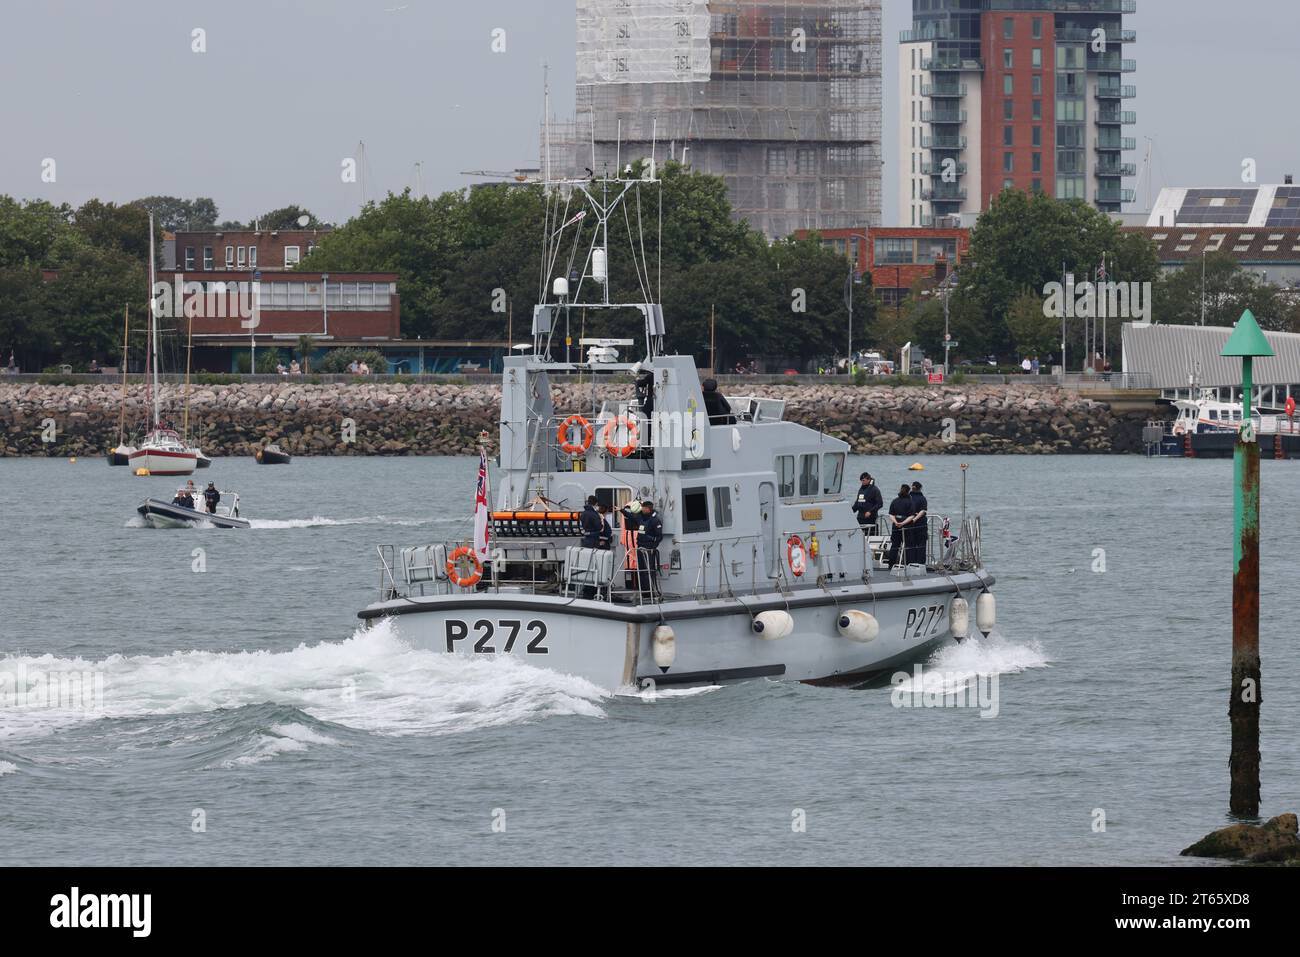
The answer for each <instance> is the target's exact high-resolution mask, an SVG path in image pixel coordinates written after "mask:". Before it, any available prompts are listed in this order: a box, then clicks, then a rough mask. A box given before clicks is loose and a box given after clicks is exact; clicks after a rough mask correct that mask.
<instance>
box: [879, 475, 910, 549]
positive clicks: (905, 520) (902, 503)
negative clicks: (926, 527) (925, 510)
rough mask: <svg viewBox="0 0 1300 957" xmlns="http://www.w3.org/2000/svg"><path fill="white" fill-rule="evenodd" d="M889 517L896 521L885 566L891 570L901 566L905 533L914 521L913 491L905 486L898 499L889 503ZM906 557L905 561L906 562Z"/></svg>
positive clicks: (899, 492) (890, 535)
mask: <svg viewBox="0 0 1300 957" xmlns="http://www.w3.org/2000/svg"><path fill="white" fill-rule="evenodd" d="M889 516H890V518H892V519H893V520H894V528H893V531H892V532H890V534H889V555H888V556H887V557H886V559H885V564H886V565H888V566H889V567H890V568H893V567H894V566H895V565H897V564H899V561H898V557H899V556H898V553H899V551H900V550H902V548H903V532H904V531H905V530H906V529H907V528H908V526H909V525H910V524H911V520H912V490H911V489H910V488H908V487H907V486H906V485H904V486H903V487H902V488H901V489H899V491H898V498H896V499H894V500H893V501H892V502H890V503H889ZM906 560H907V558H906V555H904V558H903V561H906Z"/></svg>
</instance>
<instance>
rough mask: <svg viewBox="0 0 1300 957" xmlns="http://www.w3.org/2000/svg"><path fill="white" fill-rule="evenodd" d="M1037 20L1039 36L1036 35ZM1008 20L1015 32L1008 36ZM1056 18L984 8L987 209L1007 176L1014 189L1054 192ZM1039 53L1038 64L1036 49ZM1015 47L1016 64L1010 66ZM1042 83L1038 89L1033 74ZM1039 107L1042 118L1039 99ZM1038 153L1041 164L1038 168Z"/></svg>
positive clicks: (982, 156)
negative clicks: (1036, 108) (1008, 136)
mask: <svg viewBox="0 0 1300 957" xmlns="http://www.w3.org/2000/svg"><path fill="white" fill-rule="evenodd" d="M1035 21H1037V23H1038V33H1039V36H1038V37H1035V36H1034V24H1035ZM1008 23H1009V24H1010V25H1011V32H1012V36H1011V38H1010V39H1008V38H1007V37H1006V32H1007V31H1006V28H1007V25H1008ZM1055 31H1056V20H1055V17H1054V16H1053V15H1052V14H1051V13H1046V12H1043V11H1027V12H1015V11H1009V10H996V11H991V12H988V13H985V14H984V15H983V22H982V24H981V28H980V34H981V36H982V37H983V59H984V77H983V85H982V95H981V98H980V101H981V104H982V116H981V117H980V120H981V130H982V134H981V138H982V140H983V142H982V143H981V144H980V150H981V152H980V164H981V169H982V170H983V171H984V175H983V191H984V195H983V196H982V197H981V198H980V208H981V209H987V208H988V206H989V203H990V201H991V200H992V198H993V197H995V196H997V194H998V193H1000V192H1001V191H1002V189H1003V188H1004V186H1005V185H1006V183H1007V181H1010V182H1011V185H1012V186H1013V187H1014V188H1015V189H1020V190H1024V191H1026V192H1030V191H1032V190H1033V189H1034V187H1035V186H1038V187H1039V188H1040V189H1042V190H1043V191H1044V192H1046V193H1048V194H1049V195H1052V194H1053V193H1054V192H1055V185H1056V149H1055V143H1056V95H1055V88H1056V83H1055V80H1056V70H1055V61H1056V32H1055ZM1036 50H1037V51H1038V55H1039V57H1040V59H1039V63H1038V65H1035V63H1034V51H1036ZM1008 51H1010V54H1011V67H1010V68H1007V66H1006V55H1007V52H1008ZM1035 77H1037V78H1038V81H1039V83H1040V87H1039V91H1038V92H1035V91H1034V78H1035ZM1008 78H1009V79H1010V81H1011V84H1012V92H1011V95H1010V96H1008V95H1007V93H1006V83H1007V80H1008ZM1008 101H1010V103H1011V111H1012V112H1011V119H1009V120H1008V119H1007V114H1006V103H1007V102H1008ZM1035 103H1037V104H1038V106H1039V111H1040V112H1039V114H1038V118H1035V115H1034V104H1035ZM1008 128H1010V130H1011V137H1012V138H1011V145H1007V142H1006V130H1007V129H1008ZM1035 129H1037V130H1038V131H1039V133H1038V135H1039V140H1038V144H1037V145H1035V144H1034V130H1035ZM1008 153H1010V154H1011V158H1012V169H1011V170H1010V171H1007V169H1006V157H1007V154H1008ZM1035 155H1037V157H1038V162H1039V167H1038V169H1037V170H1035V169H1034V157H1035Z"/></svg>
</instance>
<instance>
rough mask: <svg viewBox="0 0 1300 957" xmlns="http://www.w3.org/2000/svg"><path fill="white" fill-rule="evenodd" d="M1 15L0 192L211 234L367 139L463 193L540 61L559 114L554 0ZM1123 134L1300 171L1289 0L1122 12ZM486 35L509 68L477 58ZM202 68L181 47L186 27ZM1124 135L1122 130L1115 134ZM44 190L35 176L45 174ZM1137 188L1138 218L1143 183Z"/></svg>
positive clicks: (319, 0) (517, 135) (889, 125)
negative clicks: (150, 204)
mask: <svg viewBox="0 0 1300 957" xmlns="http://www.w3.org/2000/svg"><path fill="white" fill-rule="evenodd" d="M0 9H2V11H3V12H0V18H2V19H0V193H9V194H11V195H15V196H19V197H23V198H35V197H43V198H46V199H50V200H52V201H56V202H69V203H73V204H79V203H81V202H83V201H84V200H86V199H87V198H89V197H92V196H98V197H100V198H102V199H106V200H115V201H119V202H120V201H126V200H130V199H134V198H137V197H140V196H145V195H150V194H168V195H177V196H184V197H194V196H211V197H212V198H213V199H215V200H216V202H217V205H218V207H219V208H220V210H221V215H222V218H230V219H249V218H251V217H253V216H254V215H257V214H260V213H263V212H266V211H268V210H271V209H274V208H277V207H280V206H285V205H288V204H290V203H299V204H301V205H304V206H307V207H309V208H310V209H312V210H314V211H315V212H316V213H317V215H319V216H321V217H323V218H325V219H327V220H335V221H341V220H343V219H346V218H347V217H348V216H350V215H352V214H353V213H354V212H355V211H356V209H357V208H358V206H359V205H360V202H361V187H360V184H344V183H343V182H341V179H340V169H341V163H342V162H343V160H344V159H345V158H348V157H358V149H357V144H358V143H359V142H361V141H364V142H365V145H366V150H365V157H366V167H367V169H368V175H367V182H366V193H367V194H368V195H369V196H371V197H375V196H377V195H378V196H381V195H382V194H383V193H384V192H385V191H387V190H390V189H391V190H400V189H402V188H403V187H405V186H415V185H416V164H417V163H421V164H422V181H423V186H424V189H425V191H427V192H430V193H436V192H440V191H442V190H446V189H452V188H456V187H459V186H463V185H465V184H466V183H468V182H470V180H468V179H467V178H465V177H463V176H461V175H460V173H461V171H463V170H473V169H494V170H509V169H513V168H515V167H517V166H531V165H536V162H537V152H538V151H537V139H538V129H539V124H540V119H541V113H542V105H541V104H542V64H543V63H544V62H549V63H550V65H551V79H552V90H553V104H554V109H555V111H556V112H557V113H558V114H560V115H561V116H563V115H566V114H570V113H571V112H572V109H573V76H574V3H573V0H473V2H465V3H462V2H453V0H310V2H309V0H222V2H198V0H6V2H5V3H4V5H3V8H0ZM910 11H911V2H910V0H886V3H885V51H886V64H885V71H884V76H885V84H886V104H887V109H886V115H885V130H886V134H885V136H886V139H885V144H884V154H883V155H884V157H885V160H886V167H885V172H884V177H885V182H884V195H885V210H884V215H885V222H886V223H892V222H894V221H895V217H896V215H897V209H896V203H895V194H896V192H897V190H896V187H895V185H894V183H895V175H896V172H897V171H896V170H895V169H894V155H895V148H894V137H893V135H892V131H893V123H894V121H895V117H896V113H897V107H896V103H895V96H896V91H895V90H894V77H895V75H896V73H897V66H896V62H897V47H898V34H899V31H900V30H903V29H906V28H907V27H908V26H909V24H910V19H911V13H910ZM1127 22H1128V25H1130V26H1131V27H1133V28H1134V29H1136V30H1137V31H1138V42H1137V43H1136V44H1134V45H1132V46H1129V47H1126V49H1125V56H1127V57H1131V58H1135V59H1136V60H1137V61H1138V72H1137V73H1136V74H1133V75H1132V76H1131V77H1128V78H1126V82H1132V83H1135V84H1137V87H1138V94H1139V96H1138V99H1137V100H1136V101H1132V102H1131V103H1126V104H1125V109H1135V110H1137V112H1138V120H1139V123H1138V125H1137V127H1136V128H1133V129H1132V130H1131V134H1132V135H1134V136H1136V137H1137V138H1138V144H1139V149H1138V151H1137V152H1136V153H1135V154H1134V156H1133V157H1132V159H1133V162H1136V163H1137V164H1139V168H1141V167H1142V162H1143V157H1144V150H1145V138H1146V137H1152V138H1153V139H1154V141H1155V151H1154V161H1153V164H1152V165H1153V167H1154V187H1155V189H1156V190H1158V189H1159V187H1160V186H1161V185H1164V184H1169V185H1175V186H1226V185H1234V184H1239V183H1240V181H1241V164H1242V161H1243V159H1244V158H1246V157H1250V158H1253V159H1255V160H1256V161H1257V162H1258V168H1259V174H1258V175H1259V182H1261V183H1270V182H1280V181H1281V179H1282V175H1283V174H1284V173H1287V172H1300V121H1297V118H1296V116H1295V114H1294V111H1293V110H1292V109H1291V104H1292V102H1293V100H1294V93H1295V91H1296V90H1297V89H1300V4H1298V3H1296V2H1295V0H1239V2H1237V3H1233V4H1225V3H1223V2H1222V0H1138V13H1137V14H1136V15H1134V16H1131V17H1129V18H1128V21H1127ZM497 28H500V29H503V30H505V31H506V32H505V42H506V51H505V52H504V53H494V52H493V51H492V48H491V47H492V32H493V30H495V29H497ZM195 29H202V30H204V31H205V34H206V37H205V38H206V46H207V52H205V53H196V52H193V51H192V49H191V48H192V45H193V43H194V41H193V39H192V31H194V30H195ZM1126 132H1129V131H1128V130H1126ZM47 158H52V159H53V160H54V161H55V164H56V166H55V173H56V176H57V179H56V181H55V182H53V183H47V182H43V181H42V178H41V176H42V162H43V161H44V160H45V159H47ZM1128 185H1131V186H1134V187H1135V188H1138V189H1139V203H1138V206H1139V207H1140V208H1143V209H1145V208H1146V192H1147V190H1146V184H1145V182H1143V183H1138V182H1132V183H1129V184H1128Z"/></svg>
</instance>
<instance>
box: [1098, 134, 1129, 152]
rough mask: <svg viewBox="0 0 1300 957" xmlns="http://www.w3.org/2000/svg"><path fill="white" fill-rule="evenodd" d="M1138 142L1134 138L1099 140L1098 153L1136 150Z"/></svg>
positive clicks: (1119, 137) (1122, 137)
mask: <svg viewBox="0 0 1300 957" xmlns="http://www.w3.org/2000/svg"><path fill="white" fill-rule="evenodd" d="M1137 148H1138V146H1137V140H1136V139H1135V138H1134V137H1132V136H1115V137H1106V138H1102V139H1098V140H1097V152H1098V153H1104V152H1114V151H1116V150H1135V149H1137Z"/></svg>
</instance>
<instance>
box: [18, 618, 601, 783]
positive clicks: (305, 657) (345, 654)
mask: <svg viewBox="0 0 1300 957" xmlns="http://www.w3.org/2000/svg"><path fill="white" fill-rule="evenodd" d="M5 674H8V675H20V676H24V677H23V683H24V686H25V687H27V688H28V689H30V688H32V687H33V681H34V680H36V676H39V680H40V681H42V682H44V683H45V685H46V686H47V687H50V688H53V687H54V686H55V684H56V682H57V681H58V680H59V679H60V678H63V679H67V678H69V677H71V676H83V677H87V678H89V676H95V677H94V678H93V679H89V684H90V686H91V688H92V689H93V688H94V687H96V686H98V687H100V688H102V693H101V695H100V698H102V700H100V701H73V702H66V701H55V702H49V701H47V702H41V703H39V704H38V705H37V706H33V704H32V703H31V702H28V703H27V704H25V705H20V706H18V707H13V708H8V709H7V711H6V720H5V723H4V725H3V727H2V728H0V742H4V743H5V744H6V745H8V744H13V743H17V742H19V741H29V740H31V739H33V738H42V737H46V736H48V735H51V734H54V733H55V732H58V731H60V730H65V729H68V728H69V727H70V726H78V725H85V726H86V727H85V728H84V730H85V731H86V732H87V733H94V734H104V735H105V736H107V737H108V738H109V740H108V741H107V742H106V743H107V744H108V746H109V747H118V748H133V747H136V746H138V745H137V744H136V743H134V742H137V741H139V740H141V736H143V739H145V740H155V739H156V738H157V736H158V733H159V732H160V731H161V732H162V733H163V734H164V736H165V737H167V738H168V739H169V740H173V741H182V740H184V739H186V738H191V737H195V736H197V738H200V739H210V738H212V737H213V735H216V736H217V737H219V738H222V739H223V740H224V736H225V735H226V733H227V730H228V729H227V728H226V725H227V724H229V723H230V722H232V721H233V722H234V723H235V724H236V725H237V727H238V732H239V733H238V734H237V735H236V737H235V739H234V741H235V742H237V743H232V742H230V741H226V742H225V743H224V744H223V745H222V746H220V747H217V748H216V750H215V752H211V753H209V752H205V753H204V762H203V766H207V767H235V766H238V765H246V764H256V763H260V762H263V761H267V760H271V759H273V758H276V757H277V756H280V755H285V754H293V753H299V752H303V751H307V750H310V749H313V748H316V747H321V746H331V745H334V744H336V743H343V742H344V741H345V740H346V738H347V736H349V735H352V734H356V733H373V734H381V735H440V734H457V733H463V732H468V731H479V730H483V729H487V728H495V727H501V726H507V725H515V724H521V723H526V722H532V721H537V720H541V719H543V718H549V717H562V716H579V717H594V718H599V717H603V716H604V711H603V709H602V707H601V705H602V702H604V701H605V700H606V699H607V698H608V697H609V695H608V693H607V692H605V691H603V690H602V689H600V688H597V687H596V686H595V685H592V684H590V683H588V682H586V681H584V680H582V679H581V678H575V677H572V676H569V675H563V674H559V673H556V672H551V671H545V670H540V669H537V668H532V667H529V666H528V665H524V664H521V663H519V662H517V661H515V660H514V659H512V658H499V659H493V660H490V661H489V660H476V659H472V658H466V657H460V656H453V655H445V654H439V653H435V652H431V651H426V650H422V649H415V648H411V647H410V646H408V645H406V644H405V643H403V642H402V641H400V640H399V639H398V638H396V637H395V636H394V634H393V633H392V630H391V627H390V626H389V625H388V624H387V623H380V624H379V625H377V626H375V627H374V628H372V629H369V630H365V631H362V630H359V631H358V632H357V633H356V634H355V635H354V636H353V637H352V638H349V639H348V640H346V641H342V642H321V643H319V644H314V645H307V644H303V645H299V646H298V647H297V648H295V649H293V650H292V651H286V652H268V651H252V652H206V651H176V652H173V653H171V654H170V655H164V656H131V657H127V656H122V655H115V656H113V657H110V658H107V659H105V660H103V661H89V660H84V659H81V658H58V657H54V656H52V655H44V656H31V657H20V656H10V657H5V658H0V676H2V675H5ZM8 687H9V688H12V687H15V684H14V682H12V681H11V682H10V683H9V685H8ZM3 689H4V686H0V690H3ZM265 709H272V710H271V712H270V713H269V714H268V713H266V710H265ZM196 718H198V719H200V720H199V721H198V722H197V724H196V722H195V719H196ZM100 719H118V720H112V721H108V722H103V721H101V722H100V724H99V725H93V724H90V723H91V722H95V721H99V720H100ZM170 721H176V722H180V724H179V725H177V727H176V728H174V729H172V730H171V731H167V730H166V729H164V728H160V722H161V723H162V724H164V725H165V724H167V723H168V722H170ZM120 722H124V723H120Z"/></svg>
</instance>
